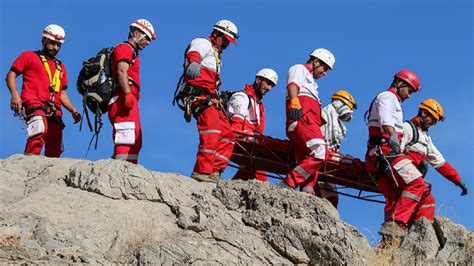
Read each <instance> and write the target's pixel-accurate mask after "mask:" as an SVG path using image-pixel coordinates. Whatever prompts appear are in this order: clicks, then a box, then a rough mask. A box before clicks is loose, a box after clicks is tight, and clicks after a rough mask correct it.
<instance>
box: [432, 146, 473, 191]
mask: <svg viewBox="0 0 474 266" xmlns="http://www.w3.org/2000/svg"><path fill="white" fill-rule="evenodd" d="M426 160H427V161H428V162H429V163H430V164H431V165H432V166H433V167H434V168H435V169H436V171H438V173H440V174H441V175H442V176H444V177H445V178H446V179H448V180H449V181H451V182H453V183H454V184H455V185H456V186H458V187H459V188H460V189H461V190H462V192H461V196H464V195H467V186H466V184H465V183H464V181H463V180H462V178H461V176H460V175H459V173H458V171H456V169H454V167H452V166H451V164H450V163H448V162H447V161H446V160H445V159H444V157H443V155H442V154H441V152H440V151H439V150H438V149H437V148H436V146H434V144H433V142H432V141H431V138H430V139H429V142H428V154H427V156H426Z"/></svg>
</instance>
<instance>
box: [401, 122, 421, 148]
mask: <svg viewBox="0 0 474 266" xmlns="http://www.w3.org/2000/svg"><path fill="white" fill-rule="evenodd" d="M415 130H417V129H415ZM412 139H413V128H412V127H411V125H410V123H408V122H403V138H402V143H400V147H401V150H402V151H403V150H404V149H406V145H407V144H408V143H409V142H410V141H411V140H412Z"/></svg>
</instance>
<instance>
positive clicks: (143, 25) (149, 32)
mask: <svg viewBox="0 0 474 266" xmlns="http://www.w3.org/2000/svg"><path fill="white" fill-rule="evenodd" d="M132 27H135V28H137V29H139V30H141V31H143V32H144V33H145V34H146V36H148V38H150V40H155V39H156V34H155V30H154V29H153V25H151V23H150V22H149V21H148V20H146V19H142V18H141V19H137V20H135V21H134V22H132V24H130V30H131V29H132Z"/></svg>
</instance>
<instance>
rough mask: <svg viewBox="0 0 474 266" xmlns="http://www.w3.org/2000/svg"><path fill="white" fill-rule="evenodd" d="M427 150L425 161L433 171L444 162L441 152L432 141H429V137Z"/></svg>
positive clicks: (429, 138)
mask: <svg viewBox="0 0 474 266" xmlns="http://www.w3.org/2000/svg"><path fill="white" fill-rule="evenodd" d="M427 149H428V153H427V155H426V160H427V161H428V163H430V164H431V166H433V167H434V168H435V169H436V168H438V167H440V166H442V165H443V164H444V163H445V162H446V160H445V159H444V157H443V155H442V154H441V152H440V151H439V150H438V149H437V148H436V146H435V145H434V144H433V141H431V137H428V147H427Z"/></svg>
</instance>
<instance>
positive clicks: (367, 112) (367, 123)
mask: <svg viewBox="0 0 474 266" xmlns="http://www.w3.org/2000/svg"><path fill="white" fill-rule="evenodd" d="M377 96H378V94H377ZM377 96H375V98H374V99H373V100H372V102H370V106H369V110H367V111H366V112H365V113H364V122H365V124H366V125H369V116H370V112H372V107H373V106H374V102H375V99H377Z"/></svg>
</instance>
